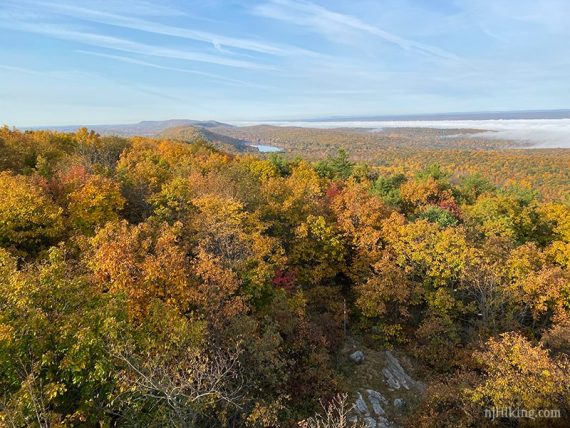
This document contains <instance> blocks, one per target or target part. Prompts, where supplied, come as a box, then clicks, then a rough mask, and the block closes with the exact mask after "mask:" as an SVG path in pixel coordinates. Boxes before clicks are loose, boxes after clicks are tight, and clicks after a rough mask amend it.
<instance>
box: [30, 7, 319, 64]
mask: <svg viewBox="0 0 570 428" xmlns="http://www.w3.org/2000/svg"><path fill="white" fill-rule="evenodd" d="M23 1H24V3H27V4H30V5H34V6H36V7H39V8H41V9H43V10H44V11H46V12H50V13H54V14H58V15H63V16H68V17H71V18H78V19H83V20H88V21H91V22H96V23H100V24H106V25H113V26H118V27H123V28H128V29H132V30H138V31H144V32H148V33H154V34H160V35H165V36H172V37H178V38H183V39H189V40H195V41H199V42H204V43H208V44H211V45H212V46H214V47H215V48H216V49H218V50H219V51H221V52H225V51H224V50H223V49H222V48H223V47H228V48H234V49H240V50H246V51H251V52H256V53H261V54H268V55H280V56H289V55H317V54H316V53H315V52H311V51H309V50H306V49H302V48H299V47H296V46H288V45H284V46H281V45H278V44H272V43H267V42H264V41H259V40H251V39H245V38H237V37H228V36H224V35H220V34H215V33H212V32H208V31H200V30H195V29H191V28H182V27H176V26H172V25H166V24H162V23H160V22H156V21H148V20H144V19H139V18H134V17H132V15H130V16H126V15H120V14H116V13H109V12H102V11H100V10H96V9H90V8H87V7H84V6H78V5H77V4H76V3H71V4H70V3H66V2H55V3H54V2H50V3H46V2H43V1H34V0H30V1H28V0H23Z"/></svg>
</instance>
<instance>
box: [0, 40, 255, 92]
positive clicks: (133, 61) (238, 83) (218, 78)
mask: <svg viewBox="0 0 570 428" xmlns="http://www.w3.org/2000/svg"><path fill="white" fill-rule="evenodd" d="M77 52H79V53H81V54H85V55H91V56H96V57H99V58H107V59H112V60H114V61H120V62H125V63H128V64H135V65H141V66H143V67H149V68H155V69H158V70H168V71H175V72H178V73H185V74H194V75H196V76H203V77H207V78H209V79H212V80H215V81H217V82H220V83H225V84H229V85H234V86H240V87H242V86H251V87H256V88H262V86H261V85H255V84H251V83H249V82H246V81H244V80H238V79H230V78H227V77H224V76H221V75H218V74H215V73H208V72H205V71H198V70H191V69H188V68H180V67H170V66H166V65H160V64H155V63H152V62H147V61H142V60H139V59H136V58H130V57H126V56H121V55H111V54H105V53H101V52H93V51H86V50H81V49H79V50H77ZM0 67H1V66H0Z"/></svg>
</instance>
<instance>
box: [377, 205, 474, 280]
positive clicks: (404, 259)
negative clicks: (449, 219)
mask: <svg viewBox="0 0 570 428" xmlns="http://www.w3.org/2000/svg"><path fill="white" fill-rule="evenodd" d="M383 230H384V237H385V240H386V241H387V243H388V244H389V245H390V248H391V251H393V252H394V256H395V261H396V263H397V264H398V265H399V266H401V267H402V268H403V269H404V270H405V271H406V272H408V273H410V274H420V275H421V274H422V273H425V275H426V276H427V277H428V278H429V279H430V280H431V282H432V283H433V284H434V285H435V286H441V285H445V284H447V283H449V282H450V281H453V280H456V279H458V277H459V274H460V272H461V271H462V270H463V268H464V267H465V265H466V263H467V262H468V261H469V260H471V259H473V258H474V257H476V251H475V250H474V248H473V247H471V246H470V245H469V243H468V241H467V238H466V236H465V232H464V231H463V229H462V228H459V227H457V228H445V229H441V228H440V227H439V226H438V225H437V224H434V223H430V222H428V221H426V220H417V221H415V222H413V223H403V218H402V217H400V216H398V215H393V216H392V217H390V218H389V219H387V220H386V221H385V222H384V229H383Z"/></svg>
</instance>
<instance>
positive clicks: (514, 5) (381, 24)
mask: <svg viewBox="0 0 570 428" xmlns="http://www.w3.org/2000/svg"><path fill="white" fill-rule="evenodd" d="M569 22H570V1H568V0H429V1H428V0H422V1H420V0H375V1H358V0H350V1H348V0H326V1H324V0H314V1H308V0H307V1H306V0H243V1H240V0H195V1H192V0H152V1H151V0H147V1H135V0H96V1H92V0H1V1H0V54H1V55H0V123H6V124H9V125H16V126H26V125H46V124H58V125H60V124H98V123H125V122H135V121H139V120H146V119H148V120H151V119H152V120H161V119H168V118H192V119H217V120H230V121H231V120H233V121H239V120H270V119H288V118H294V119H298V118H308V117H322V116H329V115H374V114H406V113H430V112H451V111H488V110H525V109H549V108H568V107H570V102H569V101H570V79H569V76H570V24H569Z"/></svg>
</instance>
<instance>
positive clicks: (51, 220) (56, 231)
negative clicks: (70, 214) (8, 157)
mask: <svg viewBox="0 0 570 428" xmlns="http://www.w3.org/2000/svg"><path fill="white" fill-rule="evenodd" d="M61 214H62V209H61V208H59V207H58V206H56V205H55V204H54V203H53V202H52V201H51V200H50V199H49V198H48V196H47V195H46V194H45V193H44V192H43V191H42V189H41V188H40V187H38V186H36V185H35V184H33V183H32V181H31V180H30V179H29V178H28V177H24V176H15V175H11V174H9V173H6V172H2V173H0V246H3V247H15V248H17V249H23V250H28V251H37V250H38V249H41V247H42V246H44V245H48V244H49V243H52V242H54V240H55V239H56V238H57V237H58V236H59V235H60V234H61V233H62V231H63V221H62V217H61Z"/></svg>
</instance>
